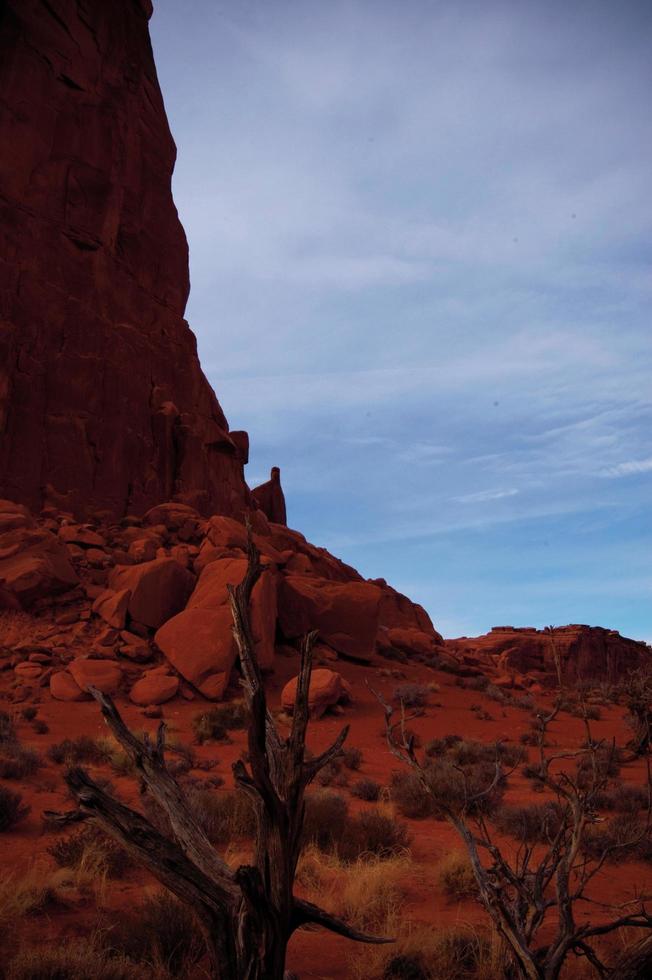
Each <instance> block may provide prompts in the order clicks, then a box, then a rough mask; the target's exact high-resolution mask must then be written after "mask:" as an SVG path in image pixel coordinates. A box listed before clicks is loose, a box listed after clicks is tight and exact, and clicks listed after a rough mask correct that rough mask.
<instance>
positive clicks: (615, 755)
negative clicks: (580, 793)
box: [576, 745, 623, 789]
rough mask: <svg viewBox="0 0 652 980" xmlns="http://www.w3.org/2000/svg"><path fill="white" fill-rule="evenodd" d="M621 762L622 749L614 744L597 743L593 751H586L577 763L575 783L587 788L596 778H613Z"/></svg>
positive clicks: (581, 787)
mask: <svg viewBox="0 0 652 980" xmlns="http://www.w3.org/2000/svg"><path fill="white" fill-rule="evenodd" d="M622 762H623V752H622V749H620V748H618V746H616V745H599V746H597V747H596V748H595V749H594V751H593V752H590V751H588V748H587V752H586V755H583V756H581V757H580V759H579V761H578V763H577V776H576V778H577V785H578V786H579V787H580V789H588V788H589V787H590V786H592V785H593V784H594V781H595V780H596V778H597V779H598V780H602V779H606V778H607V777H609V778H612V779H613V778H614V777H615V776H617V775H618V774H619V773H620V767H621V765H622Z"/></svg>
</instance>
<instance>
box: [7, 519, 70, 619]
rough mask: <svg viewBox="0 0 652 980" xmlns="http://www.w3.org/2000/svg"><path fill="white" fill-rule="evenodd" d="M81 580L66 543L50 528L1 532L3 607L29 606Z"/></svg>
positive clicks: (28, 528) (18, 528)
mask: <svg viewBox="0 0 652 980" xmlns="http://www.w3.org/2000/svg"><path fill="white" fill-rule="evenodd" d="M78 581H79V579H78V577H77V573H76V572H75V570H74V568H73V567H72V565H71V564H70V561H69V559H68V552H67V549H66V546H65V545H64V544H63V543H62V542H61V541H59V540H58V538H56V537H55V535H54V534H52V533H51V532H50V531H46V530H45V529H44V528H30V527H16V528H14V529H13V530H11V531H6V532H5V533H4V534H0V607H2V606H4V607H9V608H12V607H13V608H17V607H23V608H27V607H29V606H30V605H32V603H34V602H35V601H36V600H37V599H42V598H44V597H46V596H50V595H54V594H56V593H58V592H67V591H68V590H69V589H71V588H73V587H74V586H75V585H77V583H78Z"/></svg>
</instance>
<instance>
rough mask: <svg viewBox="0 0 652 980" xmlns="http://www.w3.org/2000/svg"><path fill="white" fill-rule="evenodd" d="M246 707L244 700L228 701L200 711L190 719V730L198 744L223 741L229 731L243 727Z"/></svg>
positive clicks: (245, 719) (245, 721)
mask: <svg viewBox="0 0 652 980" xmlns="http://www.w3.org/2000/svg"><path fill="white" fill-rule="evenodd" d="M246 724H247V708H246V705H245V703H244V701H228V702H226V703H225V704H218V705H216V706H215V707H214V708H210V709H209V710H208V711H202V712H201V713H200V714H198V715H195V717H194V718H193V719H192V730H193V732H194V733H195V739H196V741H197V742H199V744H200V745H203V744H204V742H224V741H226V740H227V739H228V737H229V736H228V733H229V731H233V730H234V729H236V728H245V726H246Z"/></svg>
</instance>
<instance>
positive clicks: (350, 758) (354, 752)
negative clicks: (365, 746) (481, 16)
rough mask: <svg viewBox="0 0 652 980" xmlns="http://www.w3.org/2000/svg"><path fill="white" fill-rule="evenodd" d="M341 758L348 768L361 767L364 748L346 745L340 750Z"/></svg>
mask: <svg viewBox="0 0 652 980" xmlns="http://www.w3.org/2000/svg"><path fill="white" fill-rule="evenodd" d="M340 758H341V760H342V764H343V765H344V766H345V767H346V768H347V769H353V770H356V769H359V768H360V766H361V765H362V749H358V748H356V747H355V746H353V745H352V746H350V747H349V746H345V747H344V748H343V749H342V751H341V752H340Z"/></svg>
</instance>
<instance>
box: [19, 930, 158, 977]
mask: <svg viewBox="0 0 652 980" xmlns="http://www.w3.org/2000/svg"><path fill="white" fill-rule="evenodd" d="M89 977H92V978H93V980H153V977H152V973H151V971H150V970H148V969H145V968H141V967H139V966H138V965H137V964H136V963H134V962H133V961H131V960H129V959H127V957H126V956H123V955H121V954H120V953H119V952H117V951H114V950H106V949H104V948H102V946H101V945H100V942H99V939H98V938H96V937H91V938H89V939H75V940H71V941H68V942H65V941H64V942H60V943H48V944H47V945H43V946H41V947H36V948H34V947H32V948H27V949H23V950H21V951H20V952H19V953H18V954H17V955H16V956H15V957H14V958H13V959H12V961H11V962H10V964H9V966H8V967H7V973H6V980H89Z"/></svg>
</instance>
